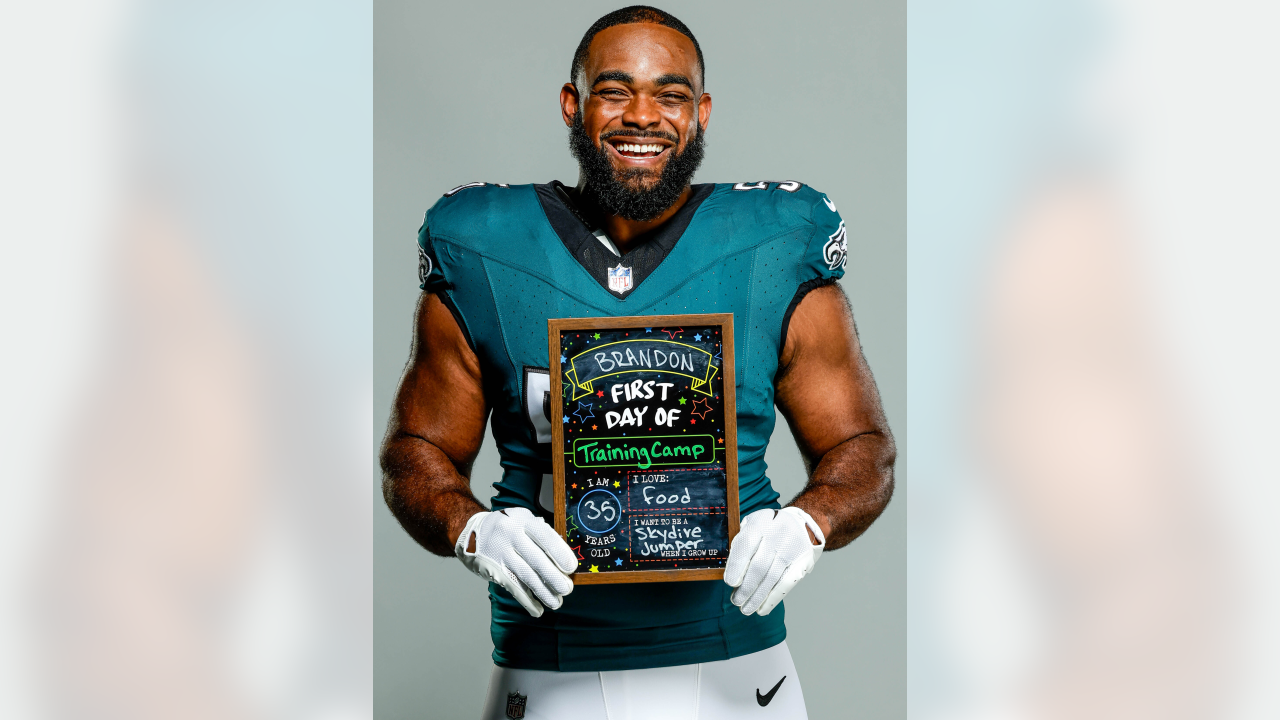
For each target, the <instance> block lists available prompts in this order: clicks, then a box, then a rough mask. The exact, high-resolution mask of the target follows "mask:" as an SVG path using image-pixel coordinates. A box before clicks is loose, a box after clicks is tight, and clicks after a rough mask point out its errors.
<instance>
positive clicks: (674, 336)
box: [662, 328, 684, 340]
mask: <svg viewBox="0 0 1280 720" xmlns="http://www.w3.org/2000/svg"><path fill="white" fill-rule="evenodd" d="M662 332H664V333H666V334H668V335H670V336H671V339H672V340H675V339H676V335H677V334H679V333H682V332H684V328H676V329H675V330H668V329H666V328H662Z"/></svg>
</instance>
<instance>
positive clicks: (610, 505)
mask: <svg viewBox="0 0 1280 720" xmlns="http://www.w3.org/2000/svg"><path fill="white" fill-rule="evenodd" d="M597 493H598V494H597ZM588 498H591V500H590V501H588ZM610 501H612V502H610ZM584 511H585V513H586V514H583V513H584ZM610 511H612V512H610ZM610 515H612V517H610ZM620 520H622V503H620V502H618V496H617V495H614V494H613V493H611V492H609V491H608V490H605V489H604V488H596V489H595V490H592V491H591V492H589V493H587V494H586V495H583V496H582V499H580V500H578V524H579V525H581V526H582V529H583V530H586V531H587V532H589V533H594V534H596V535H599V534H601V533H607V532H609V531H610V530H612V529H614V528H615V527H617V525H618V521H620Z"/></svg>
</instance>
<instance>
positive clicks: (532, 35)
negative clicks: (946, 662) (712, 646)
mask: <svg viewBox="0 0 1280 720" xmlns="http://www.w3.org/2000/svg"><path fill="white" fill-rule="evenodd" d="M622 5H623V3H616V4H613V5H602V4H600V3H594V2H561V3H554V4H529V3H515V2H492V1H490V2H472V3H465V4H464V3H452V4H442V3H426V4H424V3H418V2H399V1H393V0H379V1H378V2H377V3H376V4H375V6H374V20H375V24H374V38H375V41H374V108H375V111H374V278H375V282H374V367H375V370H374V397H375V402H374V408H375V411H376V420H375V423H374V425H375V431H376V432H378V433H381V431H382V428H385V423H386V418H387V413H388V412H389V410H390V405H391V400H392V396H393V393H394V392H395V388H396V384H397V382H398V381H399V377H400V372H401V370H402V369H403V367H404V364H405V361H406V359H407V358H408V352H409V341H410V336H411V330H412V318H413V309H414V304H415V302H416V300H417V297H418V281H417V245H416V240H417V231H418V228H419V227H420V226H421V224H422V220H423V215H424V214H425V212H426V210H427V208H429V207H430V206H431V205H432V204H433V203H435V202H436V200H438V199H439V198H440V196H441V195H442V194H443V193H444V192H445V191H447V190H449V189H450V188H453V187H455V186H457V185H460V184H462V183H466V182H474V181H488V182H503V183H534V182H536V183H545V182H549V181H551V180H553V179H558V180H560V181H562V182H566V183H570V184H573V183H575V182H576V181H577V175H578V173H577V164H576V163H575V161H574V160H573V158H572V156H571V155H570V154H569V150H568V133H567V129H566V128H565V127H564V124H563V122H562V121H561V119H560V114H559V106H558V97H559V91H560V87H561V85H563V84H564V83H565V82H566V81H567V80H568V75H569V64H570V61H571V59H572V56H573V51H574V49H575V48H577V45H578V42H579V41H580V40H581V38H582V34H583V33H584V32H585V31H586V30H587V28H588V27H590V26H591V23H592V22H594V21H595V20H596V19H597V18H599V17H600V16H602V15H604V14H605V13H606V12H609V11H611V10H613V9H616V8H617V7H621V6H622ZM658 6H659V7H661V8H663V9H664V10H667V11H669V12H671V13H673V14H674V15H676V16H677V17H679V18H680V19H681V20H682V21H683V22H685V23H686V24H687V25H688V26H689V27H690V28H691V29H692V30H693V32H694V34H695V35H696V36H697V37H698V42H699V43H700V44H701V46H702V49H703V53H704V55H705V56H706V62H707V68H706V75H707V92H709V93H710V94H711V96H712V97H713V98H714V105H715V107H714V110H713V112H712V116H711V122H710V124H709V126H708V131H707V159H706V162H705V163H704V164H703V166H702V169H701V170H700V171H699V172H698V175H697V177H696V178H695V182H743V181H754V180H759V179H777V180H788V179H794V180H799V181H802V182H804V183H806V184H809V185H811V186H812V187H815V188H818V189H819V190H821V191H822V192H824V193H825V194H826V195H827V196H828V197H830V198H831V199H832V201H833V202H835V204H836V206H837V207H838V208H839V210H840V213H841V215H842V217H843V218H844V219H845V221H846V223H847V225H848V229H849V263H848V270H847V274H846V275H845V278H844V281H843V286H844V288H845V290H846V292H847V293H848V294H849V296H850V298H851V300H852V302H853V307H854V313H855V317H856V318H857V322H858V330H859V333H860V336H861V339H862V343H863V346H864V349H865V352H866V355H867V357H868V359H869V362H870V364H871V368H872V370H873V371H874V373H875V377H876V381H877V383H878V384H879V387H880V391H881V393H882V395H883V398H884V403H885V409H886V412H887V414H888V418H889V423H890V426H891V427H892V428H893V429H894V431H895V433H896V434H897V441H898V443H899V448H900V449H902V448H905V447H906V445H907V437H906V435H907V433H906V413H905V410H906V400H907V392H906V369H907V366H906V349H907V348H906V312H907V307H906V298H907V295H906V291H907V288H906V245H905V239H906V226H905V221H906V207H905V199H906V178H905V168H906V145H905V141H906V132H907V128H906V109H907V108H906V85H905V81H906V24H905V23H906V5H905V3H904V2H902V1H901V0H866V1H859V2H844V3H836V2H822V3H808V4H802V5H789V4H785V3H779V2H761V1H753V2H732V3H731V2H687V1H686V2H672V3H659V4H658ZM766 459H767V461H768V464H769V477H770V478H772V480H773V482H774V486H775V488H777V490H778V491H779V492H780V493H781V494H782V495H783V496H784V498H783V499H784V500H787V499H789V498H790V497H792V496H794V495H795V494H796V493H797V492H799V491H800V489H801V488H802V487H803V485H804V479H805V474H804V467H803V464H802V462H801V460H800V457H799V453H798V452H797V451H796V450H795V443H794V441H793V440H792V438H791V436H790V433H789V432H788V430H787V427H786V424H785V423H784V422H779V423H778V427H777V429H776V431H775V433H774V436H773V438H772V442H771V444H770V447H769V453H768V455H767V458H766ZM500 473H501V470H500V468H499V465H498V457H497V453H496V452H495V451H494V449H493V444H492V441H491V439H490V440H488V441H487V442H486V444H485V446H484V448H483V449H482V450H481V453H480V456H479V458H478V459H477V461H476V463H475V469H474V471H473V474H472V477H471V480H472V489H473V491H474V492H475V494H476V495H477V497H479V498H480V499H481V500H482V501H487V500H488V499H489V498H490V497H491V496H492V495H493V489H492V487H491V485H492V483H494V482H496V481H497V480H498V479H499V478H500V476H501V475H500ZM897 479H898V495H897V496H896V498H895V499H894V500H893V502H891V503H890V505H889V507H888V509H887V510H886V512H885V514H884V515H883V516H882V517H881V518H880V519H879V520H877V521H876V523H875V524H874V525H873V526H872V527H871V529H870V530H869V531H868V532H867V533H866V534H865V535H864V536H863V537H861V538H859V539H858V540H857V541H856V542H855V543H853V544H852V545H851V546H849V547H848V548H846V549H843V550H841V551H840V552H837V553H831V554H829V555H828V556H827V557H825V558H824V559H823V561H822V567H821V568H819V569H818V570H817V571H816V572H815V573H813V574H812V575H811V576H810V577H808V578H807V579H806V580H805V582H804V583H802V584H801V585H800V586H799V587H798V588H797V589H796V590H795V591H794V592H793V593H792V594H791V595H789V596H788V597H787V603H786V608H787V627H788V635H787V643H788V645H789V646H790V648H791V651H792V654H793V656H794V658H795V662H796V667H797V669H798V672H799V673H800V677H801V679H802V680H801V681H802V683H803V684H804V691H805V699H806V702H807V703H808V707H809V710H810V713H811V715H812V717H815V718H821V717H847V716H848V715H849V714H850V713H851V712H852V713H856V714H857V715H858V716H859V717H864V718H901V717H903V716H904V715H905V714H906V504H905V503H904V502H903V500H904V499H905V498H906V490H905V489H906V487H907V486H908V482H909V479H908V473H907V463H906V462H905V461H904V460H899V464H898V473H897ZM374 602H375V611H374V653H375V654H374V688H375V690H374V697H375V709H376V711H377V715H378V716H379V717H386V718H408V717H420V716H423V713H424V712H425V711H424V708H431V712H435V713H438V716H440V717H472V716H475V715H476V714H478V713H479V712H480V709H481V704H482V696H483V693H484V692H485V688H486V687H487V683H488V678H489V671H490V669H491V668H492V661H491V659H490V655H489V654H490V652H491V651H492V643H491V641H490V639H489V604H488V600H487V597H486V595H485V588H484V583H483V582H481V581H479V580H478V579H477V578H475V577H474V576H473V575H471V574H470V573H469V572H467V571H466V570H465V569H464V568H463V567H462V566H461V565H460V564H459V563H458V562H457V561H456V560H454V559H452V558H439V557H436V556H433V555H430V554H429V553H427V552H426V551H425V550H423V549H422V548H420V547H419V546H418V545H416V544H415V543H414V542H413V541H412V540H411V539H410V538H409V536H408V535H406V534H405V532H404V531H403V530H402V529H401V528H400V527H399V525H398V524H397V523H396V521H395V519H394V518H393V517H392V516H391V514H390V513H389V512H388V511H387V510H386V509H385V508H384V507H383V506H382V504H381V498H380V496H377V495H376V493H375V509H374ZM766 689H767V688H766Z"/></svg>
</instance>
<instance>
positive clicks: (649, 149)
mask: <svg viewBox="0 0 1280 720" xmlns="http://www.w3.org/2000/svg"><path fill="white" fill-rule="evenodd" d="M618 149H619V150H621V151H623V152H632V153H658V152H662V146H661V145H635V144H632V143H621V144H619V145H618Z"/></svg>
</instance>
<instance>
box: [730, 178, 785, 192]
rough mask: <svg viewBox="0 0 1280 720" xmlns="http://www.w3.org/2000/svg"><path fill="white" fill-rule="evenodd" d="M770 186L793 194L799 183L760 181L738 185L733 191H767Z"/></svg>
mask: <svg viewBox="0 0 1280 720" xmlns="http://www.w3.org/2000/svg"><path fill="white" fill-rule="evenodd" d="M770 185H776V186H777V187H778V189H779V190H786V191H787V192H795V191H797V190H799V189H800V183H798V182H796V181H794V180H788V181H787V182H778V181H776V180H762V181H760V182H758V183H738V184H736V185H734V186H733V189H734V190H767V189H769V186H770Z"/></svg>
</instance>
